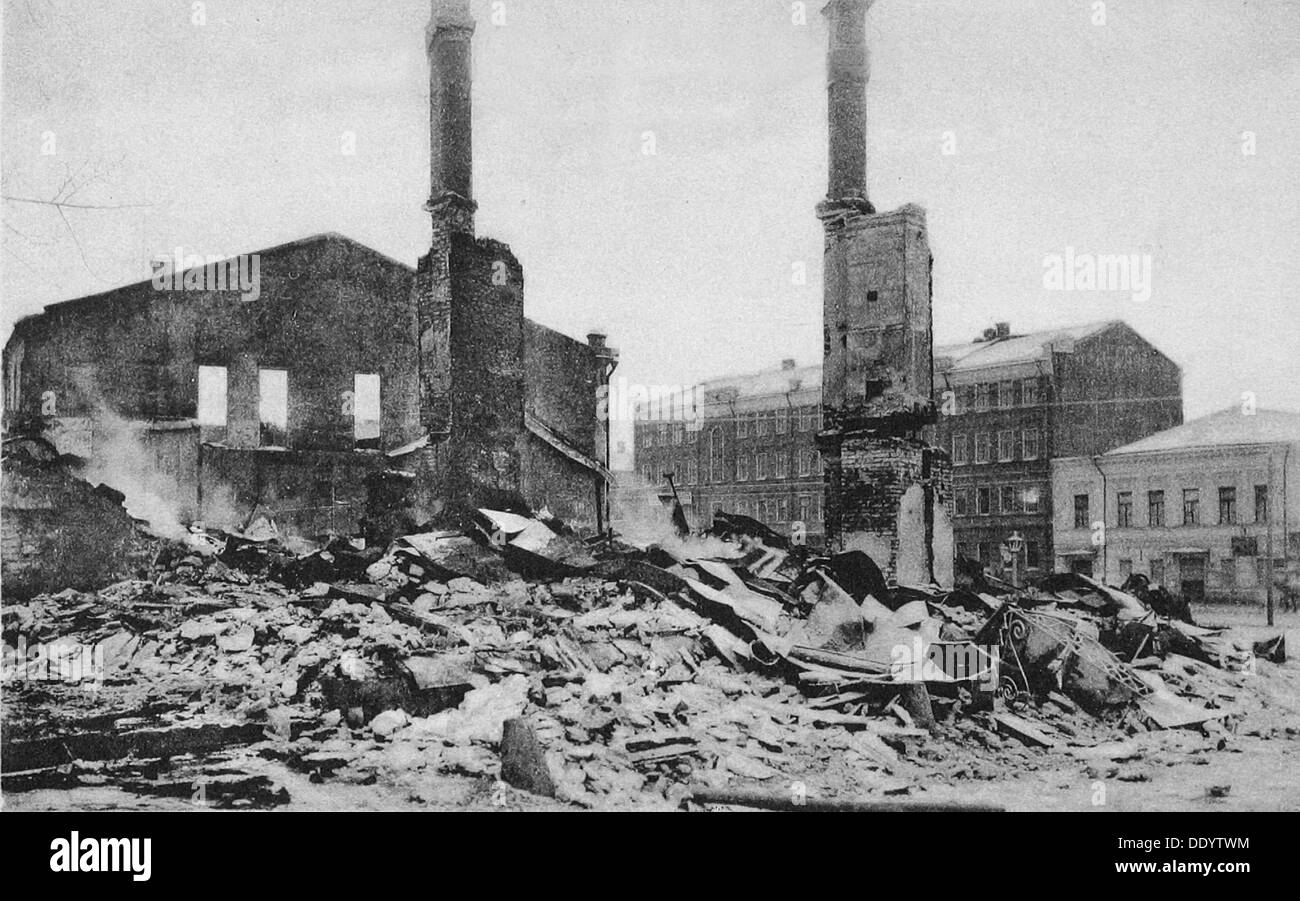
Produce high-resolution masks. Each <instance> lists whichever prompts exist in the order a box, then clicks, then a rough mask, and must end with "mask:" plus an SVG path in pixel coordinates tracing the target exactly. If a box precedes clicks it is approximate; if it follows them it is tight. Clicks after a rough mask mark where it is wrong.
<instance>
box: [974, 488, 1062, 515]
mask: <svg viewBox="0 0 1300 901" xmlns="http://www.w3.org/2000/svg"><path fill="white" fill-rule="evenodd" d="M1041 497H1042V492H1041V490H1040V489H1039V487H1038V486H1037V485H993V486H987V487H980V488H958V489H957V491H956V493H955V500H956V507H957V515H958V516H995V515H997V514H1005V513H1037V512H1038V511H1039V510H1040V504H1041V500H1040V498H1041Z"/></svg>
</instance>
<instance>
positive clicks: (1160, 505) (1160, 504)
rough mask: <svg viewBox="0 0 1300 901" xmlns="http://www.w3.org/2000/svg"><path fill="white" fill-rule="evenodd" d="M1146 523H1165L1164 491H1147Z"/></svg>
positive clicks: (1154, 524)
mask: <svg viewBox="0 0 1300 901" xmlns="http://www.w3.org/2000/svg"><path fill="white" fill-rule="evenodd" d="M1147 524H1148V525H1152V526H1163V525H1164V524H1165V493H1164V492H1163V491H1148V492H1147Z"/></svg>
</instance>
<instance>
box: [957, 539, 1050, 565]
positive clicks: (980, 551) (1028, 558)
mask: <svg viewBox="0 0 1300 901" xmlns="http://www.w3.org/2000/svg"><path fill="white" fill-rule="evenodd" d="M995 550H996V553H997V560H994V559H993V556H994V553H995ZM1024 554H1025V568H1026V569H1041V568H1042V565H1043V552H1042V545H1041V544H1039V543H1038V542H1037V541H1034V540H1033V539H1029V540H1027V541H1025V551H1024ZM957 555H958V556H959V557H965V558H966V559H968V560H978V561H979V562H980V563H982V564H984V565H985V566H988V565H989V564H991V563H1001V562H1002V551H1001V547H996V548H995V546H994V545H993V544H992V543H990V542H988V541H979V542H975V543H973V544H958V545H957Z"/></svg>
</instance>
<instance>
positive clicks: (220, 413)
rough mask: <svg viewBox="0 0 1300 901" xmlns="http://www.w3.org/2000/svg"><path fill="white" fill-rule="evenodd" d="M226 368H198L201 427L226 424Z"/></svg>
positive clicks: (199, 418)
mask: <svg viewBox="0 0 1300 901" xmlns="http://www.w3.org/2000/svg"><path fill="white" fill-rule="evenodd" d="M226 415H227V413H226V367H224V366H200V367H199V409H198V420H199V425H201V426H224V425H225V424H226Z"/></svg>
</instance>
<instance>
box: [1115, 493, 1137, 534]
mask: <svg viewBox="0 0 1300 901" xmlns="http://www.w3.org/2000/svg"><path fill="white" fill-rule="evenodd" d="M1115 525H1117V526H1119V527H1120V528H1121V529H1127V528H1128V527H1129V526H1131V525H1133V492H1132V491H1120V492H1118V493H1117V494H1116V495H1115Z"/></svg>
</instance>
